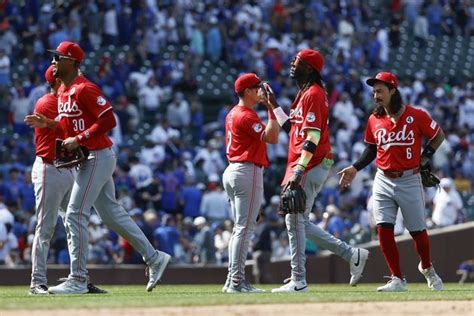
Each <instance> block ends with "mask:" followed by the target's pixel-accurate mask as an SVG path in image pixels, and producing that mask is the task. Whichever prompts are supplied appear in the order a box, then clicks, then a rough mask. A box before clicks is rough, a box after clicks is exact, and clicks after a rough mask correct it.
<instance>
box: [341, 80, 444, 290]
mask: <svg viewBox="0 0 474 316" xmlns="http://www.w3.org/2000/svg"><path fill="white" fill-rule="evenodd" d="M367 84H368V85H369V86H372V87H373V95H374V102H375V104H376V106H375V108H374V110H373V112H372V114H371V115H370V117H369V120H368V123H367V127H366V130H365V142H366V143H367V147H366V149H365V151H364V152H363V154H362V155H361V157H360V158H359V159H358V160H357V161H356V162H355V163H354V164H353V165H351V166H349V167H347V168H345V169H343V170H341V171H340V172H339V174H340V175H341V178H340V181H339V182H340V185H341V186H343V187H347V186H349V185H350V184H351V182H352V180H353V179H354V177H355V175H356V173H357V171H359V170H361V169H362V168H364V167H366V166H367V165H368V164H370V163H371V162H372V161H373V160H374V159H375V162H376V165H377V173H376V174H375V179H374V185H373V199H374V201H373V208H374V217H375V221H376V224H377V233H378V236H379V243H380V249H381V250H382V253H383V255H384V257H385V262H386V263H387V265H388V267H389V269H390V272H391V278H390V280H389V281H388V283H387V284H386V285H384V286H381V287H379V288H377V291H380V292H398V291H406V290H407V285H406V280H405V279H404V278H403V274H402V271H401V268H400V259H399V252H398V248H397V244H396V243H395V238H394V232H393V231H394V225H395V219H396V217H397V210H398V208H399V207H400V210H401V212H402V215H403V220H404V224H405V226H406V228H407V229H408V230H409V231H410V234H411V236H412V238H413V240H414V242H415V248H416V251H417V252H418V255H419V256H420V259H421V262H420V263H419V265H418V270H419V271H420V272H421V273H422V274H423V275H424V276H425V278H426V280H427V282H428V286H429V288H431V289H432V290H436V291H440V290H442V289H443V282H442V281H441V278H440V277H439V276H438V275H437V274H436V272H435V270H434V268H433V265H432V263H431V254H430V242H429V238H428V234H427V232H426V224H425V212H424V210H425V200H424V195H423V186H422V178H421V177H420V173H419V172H420V166H421V167H422V168H423V167H425V168H426V166H427V164H428V163H429V159H430V158H431V157H432V156H433V154H434V153H435V151H436V149H437V148H438V147H439V145H441V143H442V142H443V140H444V133H443V131H442V129H441V128H440V126H439V125H438V123H436V122H435V121H434V120H432V119H431V117H430V116H429V114H428V113H427V112H426V111H425V110H423V109H420V108H416V107H413V106H411V105H405V104H403V102H402V98H401V95H400V92H399V90H398V80H397V77H396V76H395V75H394V74H392V73H390V72H380V73H378V74H377V76H375V78H370V79H368V80H367ZM423 137H426V138H427V139H428V140H429V141H428V143H427V144H426V146H425V147H424V149H423V153H421V146H422V141H423ZM420 153H421V155H420Z"/></svg>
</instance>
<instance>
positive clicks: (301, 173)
mask: <svg viewBox="0 0 474 316" xmlns="http://www.w3.org/2000/svg"><path fill="white" fill-rule="evenodd" d="M293 173H294V174H295V175H297V176H302V175H303V173H304V171H303V170H302V169H298V168H296V169H294V170H293Z"/></svg>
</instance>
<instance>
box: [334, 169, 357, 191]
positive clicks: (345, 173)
mask: <svg viewBox="0 0 474 316" xmlns="http://www.w3.org/2000/svg"><path fill="white" fill-rule="evenodd" d="M337 174H339V175H341V178H340V179H339V185H340V186H341V187H343V188H347V187H348V186H350V185H351V182H352V180H354V178H355V176H356V174H357V169H356V168H354V166H352V165H351V166H349V167H346V168H344V169H342V170H341V171H339V172H338V173H337Z"/></svg>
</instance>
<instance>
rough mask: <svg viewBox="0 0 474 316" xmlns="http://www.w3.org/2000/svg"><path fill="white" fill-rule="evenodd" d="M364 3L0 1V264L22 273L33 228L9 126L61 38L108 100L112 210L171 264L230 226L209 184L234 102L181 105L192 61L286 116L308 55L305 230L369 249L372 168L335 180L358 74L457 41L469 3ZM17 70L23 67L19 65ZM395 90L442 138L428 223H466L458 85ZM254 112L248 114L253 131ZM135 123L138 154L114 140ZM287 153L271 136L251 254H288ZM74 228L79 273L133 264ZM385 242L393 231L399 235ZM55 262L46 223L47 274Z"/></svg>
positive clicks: (28, 106)
mask: <svg viewBox="0 0 474 316" xmlns="http://www.w3.org/2000/svg"><path fill="white" fill-rule="evenodd" d="M372 2H373V1H362V0H307V1H285V0H275V1H272V0H263V1H253V0H248V1H227V0H224V1H211V0H208V1H204V0H203V1H191V0H173V1H171V0H170V1H166V0H161V1H153V0H141V1H120V0H102V1H100V0H98V1H64V2H61V1H39V0H29V1H25V2H24V5H23V6H20V5H19V4H17V2H15V1H1V2H0V129H1V130H2V133H0V144H1V149H0V264H5V263H8V264H10V265H21V264H28V263H29V262H30V254H31V244H32V240H33V233H34V227H35V224H36V219H35V216H34V214H35V199H34V190H33V185H32V183H31V166H32V164H33V161H34V159H35V149H34V148H35V147H34V144H33V137H32V135H33V134H32V130H31V129H29V128H28V127H27V126H26V125H24V123H23V118H24V116H25V115H26V114H28V113H30V112H31V111H32V109H33V107H34V104H35V102H36V100H37V99H38V98H39V97H41V96H42V95H43V94H44V93H46V92H47V86H46V84H45V83H44V80H43V73H44V71H45V70H46V68H47V66H48V65H49V64H50V62H51V56H50V55H49V54H48V52H47V51H46V50H47V49H49V48H55V47H56V46H58V44H59V43H60V42H61V41H64V40H71V41H76V42H78V43H80V45H81V47H82V48H83V49H84V50H85V51H86V55H87V56H88V60H87V61H86V62H85V63H84V65H83V66H81V69H82V71H83V72H84V75H85V76H87V77H88V78H89V79H91V80H92V81H93V82H95V83H97V84H98V85H99V86H100V87H101V89H102V91H103V92H104V94H105V95H106V97H107V98H108V99H109V100H110V101H112V103H113V106H114V112H115V114H116V117H117V118H118V122H119V126H118V127H117V128H115V130H114V131H113V133H112V135H111V137H112V139H113V140H114V149H115V150H116V152H117V157H118V163H117V169H116V173H115V178H114V179H115V185H116V191H117V196H118V200H119V202H120V203H121V204H122V205H123V206H124V208H125V209H126V210H127V211H128V212H129V214H130V215H131V216H132V218H133V219H134V220H135V221H136V222H137V224H138V225H139V226H140V227H141V229H142V230H143V231H144V232H145V234H146V236H147V237H148V238H149V239H150V241H152V243H153V244H154V245H155V246H156V247H158V248H159V249H160V250H163V251H166V252H167V253H169V254H171V255H172V256H173V262H174V263H183V264H209V263H218V264H223V263H225V262H226V261H227V259H228V255H227V244H228V241H229V237H230V232H231V230H232V226H233V223H232V221H231V219H232V214H231V209H230V205H229V203H228V201H227V196H226V194H225V192H224V191H223V189H222V185H221V180H222V179H221V175H222V172H223V171H224V169H225V168H226V165H227V161H226V158H225V148H224V147H225V146H224V144H225V140H224V133H223V128H224V124H223V122H224V119H225V115H226V113H227V112H228V111H229V109H230V108H231V106H232V105H233V104H236V100H237V99H236V98H234V99H232V100H222V106H221V110H220V111H219V113H214V117H212V118H210V119H206V118H205V117H204V111H203V109H204V108H205V107H206V104H205V102H203V100H202V99H201V98H199V97H198V96H197V94H196V89H197V82H196V79H195V77H196V73H197V71H198V70H199V67H200V65H201V63H202V62H203V61H204V60H209V61H210V62H211V63H218V62H224V63H225V64H226V65H227V67H228V68H235V69H237V71H238V72H250V71H252V72H255V73H257V74H258V75H259V76H260V77H261V78H263V79H265V80H268V81H269V82H270V84H271V86H272V87H273V90H274V91H275V93H276V95H277V97H278V102H279V104H280V105H281V106H282V107H283V108H284V109H285V110H286V111H288V109H289V107H290V105H291V102H292V100H293V98H294V96H295V94H296V92H297V87H296V84H295V83H294V82H293V81H292V80H291V79H290V77H289V65H290V62H291V59H292V58H293V56H294V55H295V54H296V53H297V51H298V50H300V49H303V48H317V49H318V50H320V51H321V52H322V53H323V55H324V56H325V66H324V70H323V73H322V76H323V79H324V82H325V85H326V88H327V91H328V100H329V106H330V108H331V118H330V130H331V142H332V145H333V151H334V153H335V160H336V164H335V166H334V167H333V168H332V171H331V174H330V177H329V178H328V180H327V182H326V184H325V186H324V188H323V190H322V192H321V193H320V195H319V197H318V198H317V200H316V203H315V205H314V212H313V214H312V215H311V220H312V221H314V222H315V223H318V225H321V227H323V228H324V229H327V230H328V231H329V232H330V233H332V234H334V235H335V236H337V237H338V238H341V239H344V240H347V241H349V242H350V243H352V244H357V243H361V242H365V241H369V240H371V239H372V238H375V235H374V233H373V227H374V224H373V221H372V217H371V203H370V196H371V184H372V181H371V179H372V178H373V173H374V172H375V166H373V165H372V166H371V167H370V168H366V169H365V170H364V171H362V172H359V173H358V176H357V178H356V180H355V181H354V183H353V185H352V186H351V187H350V188H348V189H344V190H341V189H340V188H339V187H338V176H337V175H336V173H337V171H338V170H340V169H342V168H343V167H345V166H347V165H349V164H350V163H351V162H352V161H355V160H356V159H357V158H358V157H359V155H360V154H361V152H362V151H363V149H364V143H363V132H364V129H365V122H366V120H367V117H368V115H369V114H370V112H371V109H372V107H373V105H372V99H371V90H370V89H369V87H367V86H366V85H365V83H364V82H365V81H364V79H365V78H364V77H363V76H362V75H361V73H362V70H363V69H369V70H370V73H371V75H373V74H375V73H377V72H378V71H380V70H384V69H385V68H384V67H385V66H387V65H388V64H389V61H390V60H389V58H390V51H391V50H394V49H396V48H397V47H398V45H399V43H400V33H403V32H409V33H410V34H414V36H415V37H416V38H417V39H418V40H419V41H420V43H424V42H427V41H433V40H436V38H437V37H439V36H442V35H448V36H464V37H465V38H466V40H471V41H472V38H473V35H474V5H473V4H472V2H469V1H462V0H450V1H448V0H439V1H438V0H432V1H428V0H427V1H421V0H420V1H418V0H405V1H402V0H398V1H397V0H393V1H383V2H384V3H385V4H386V6H382V5H377V6H373V5H371V3H372ZM378 2H379V1H377V3H378ZM169 45H174V46H176V47H182V46H187V47H188V48H189V49H188V51H187V53H186V54H184V55H181V57H180V56H179V54H176V53H171V54H169V56H167V58H163V55H162V54H161V52H162V51H163V49H164V48H165V47H167V46H169ZM110 47H114V52H115V53H114V54H113V55H112V54H111V53H110V52H109V48H110ZM23 60H27V61H28V62H27V63H26V64H25V65H22V66H20V63H21V61H23ZM94 62H95V63H94ZM91 65H92V66H91ZM21 67H24V68H25V69H22V68H21ZM388 70H390V69H388ZM393 71H394V72H395V73H396V72H397V70H396V69H393ZM471 71H472V70H471ZM400 92H401V94H402V96H403V98H404V101H405V102H407V103H410V104H414V105H417V106H421V107H424V108H425V109H426V110H428V111H429V112H430V114H431V115H432V116H433V118H434V119H435V120H437V121H438V122H439V123H440V125H441V126H442V128H443V130H444V131H445V133H446V141H445V142H444V143H443V144H442V146H441V147H440V149H439V150H438V151H437V152H436V154H435V156H434V158H433V161H432V163H433V167H434V170H435V171H436V172H437V174H438V175H439V176H440V177H441V178H443V181H442V184H441V188H440V189H438V190H436V189H433V190H427V191H426V194H427V200H426V201H427V205H426V209H427V214H428V219H427V222H428V224H429V226H430V227H439V226H447V225H452V224H455V223H461V222H464V221H466V220H469V219H472V217H471V218H469V216H470V215H469V213H468V212H467V211H466V210H468V207H471V208H472V207H473V206H472V205H473V204H474V201H472V197H471V195H472V185H473V184H474V165H473V163H474V137H473V131H474V80H473V76H471V77H470V78H461V77H442V78H429V77H426V74H424V73H423V72H416V75H415V76H414V77H412V78H400ZM265 112H266V111H265V110H264V108H262V112H261V114H262V118H264V119H266V118H265V115H266V114H265ZM259 113H260V112H259ZM144 124H149V125H150V127H151V128H150V133H149V135H142V136H141V137H143V146H141V147H140V149H139V150H137V149H136V148H134V147H133V146H130V145H129V143H127V142H126V141H125V140H126V139H135V138H134V137H135V136H136V135H137V131H138V130H139V129H140V128H141V127H142V126H144ZM287 145H288V136H287V135H286V134H285V133H284V132H282V133H281V134H280V139H279V143H278V144H277V145H269V147H268V153H269V159H270V161H271V166H270V167H269V169H268V170H266V174H265V200H264V203H263V205H262V216H261V219H260V220H259V224H258V228H257V231H256V235H255V238H254V240H253V242H252V245H251V246H252V248H253V251H252V252H250V254H251V255H253V256H255V255H256V254H257V253H261V252H267V253H268V252H269V253H270V254H271V257H272V258H274V259H280V258H284V257H285V256H288V255H289V248H288V240H287V236H286V230H285V226H284V221H283V219H282V218H280V217H278V216H277V215H276V210H277V208H278V205H279V184H280V181H281V179H282V177H283V174H284V170H285V164H286V157H287ZM469 197H471V199H470V200H469ZM469 203H470V204H469ZM467 204H469V205H470V206H468V205H467ZM471 216H472V214H471ZM89 228H90V229H89V235H90V245H89V262H90V263H103V264H119V263H141V262H142V259H141V258H140V257H139V255H138V254H137V253H136V252H135V251H134V250H133V248H132V247H131V245H129V244H128V243H127V242H126V241H125V240H123V239H121V238H120V237H119V236H118V235H117V234H116V233H114V232H113V231H111V230H109V229H108V228H107V227H105V226H104V225H103V224H102V222H101V220H100V218H99V217H98V216H97V215H96V214H93V215H92V216H91V217H90V226H89ZM398 231H399V233H403V223H400V227H399V230H398ZM306 248H307V250H306V251H307V253H308V254H315V253H316V252H317V251H318V250H319V249H317V248H316V246H315V245H313V244H311V243H309V242H308V244H307V247H306ZM68 260H69V258H68V253H67V244H66V234H65V231H64V227H63V224H62V220H61V219H58V225H57V228H56V232H55V235H54V237H53V240H52V241H51V250H50V256H49V262H50V263H61V264H66V263H68Z"/></svg>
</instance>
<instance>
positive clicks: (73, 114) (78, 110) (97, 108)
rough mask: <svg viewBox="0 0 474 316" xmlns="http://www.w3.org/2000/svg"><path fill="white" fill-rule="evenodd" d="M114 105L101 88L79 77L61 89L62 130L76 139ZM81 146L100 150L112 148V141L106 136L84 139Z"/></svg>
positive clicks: (59, 110) (59, 104)
mask: <svg viewBox="0 0 474 316" xmlns="http://www.w3.org/2000/svg"><path fill="white" fill-rule="evenodd" d="M111 110H112V105H111V104H110V102H109V101H107V100H106V99H105V97H104V96H103V95H102V92H101V91H100V89H99V87H97V86H96V85H95V84H93V83H92V82H90V81H89V80H87V79H86V78H85V77H83V76H77V78H76V79H74V81H73V82H72V83H71V84H70V85H69V86H68V87H64V88H63V89H60V92H59V97H58V112H59V118H60V126H61V129H63V131H64V132H65V134H66V137H74V136H76V135H78V134H80V133H82V132H83V131H85V130H86V129H88V128H89V127H91V126H92V124H94V123H95V122H96V121H97V119H98V118H99V117H100V116H101V115H103V114H104V113H105V112H107V111H111ZM81 145H83V146H86V147H87V148H88V149H89V150H99V149H104V148H108V147H110V146H112V141H111V140H110V138H109V137H108V136H107V135H105V134H102V135H97V136H94V137H92V138H89V139H86V138H85V139H84V140H83V141H82V142H81Z"/></svg>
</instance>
